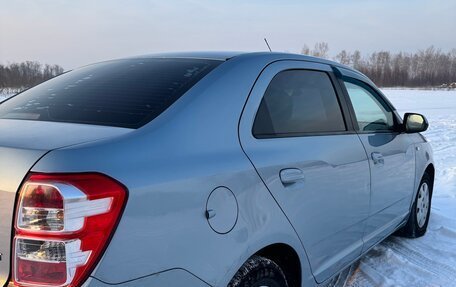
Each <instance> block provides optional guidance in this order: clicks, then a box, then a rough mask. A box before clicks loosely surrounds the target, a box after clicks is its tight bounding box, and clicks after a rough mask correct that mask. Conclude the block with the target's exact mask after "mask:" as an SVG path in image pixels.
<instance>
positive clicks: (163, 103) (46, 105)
mask: <svg viewBox="0 0 456 287" xmlns="http://www.w3.org/2000/svg"><path fill="white" fill-rule="evenodd" d="M220 63H221V61H214V60H202V59H170V58H168V59H154V58H149V59H127V60H116V61H108V62H104V63H99V64H94V65H89V66H86V67H83V68H80V69H76V70H74V71H71V72H68V73H66V74H63V75H61V76H58V77H56V78H54V79H51V80H49V81H47V82H45V83H43V84H41V85H38V86H36V87H34V88H32V89H30V90H27V91H25V92H23V93H21V94H19V95H17V96H16V97H14V98H11V99H10V100H7V101H6V102H4V103H2V104H1V105H0V118H2V119H24V120H36V121H51V122H71V123H83V124H95V125H107V126H118V127H127V128H139V127H141V126H143V125H144V124H146V123H148V122H149V121H151V120H153V119H154V118H156V117H157V116H158V115H160V114H161V113H162V112H163V111H165V110H166V109H167V108H168V107H169V106H171V105H172V104H173V103H174V102H175V101H176V100H177V99H179V98H180V97H181V96H182V95H183V94H184V93H185V92H186V91H188V90H189V89H190V88H191V87H192V86H193V85H195V84H196V83H197V82H198V81H199V80H201V79H202V78H203V77H204V76H205V75H207V74H208V73H209V72H210V71H211V70H213V69H214V68H215V67H216V66H218V65H219V64H220Z"/></svg>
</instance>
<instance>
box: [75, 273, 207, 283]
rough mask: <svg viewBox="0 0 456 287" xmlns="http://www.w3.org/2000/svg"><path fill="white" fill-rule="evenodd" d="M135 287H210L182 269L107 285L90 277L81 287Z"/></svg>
mask: <svg viewBox="0 0 456 287" xmlns="http://www.w3.org/2000/svg"><path fill="white" fill-rule="evenodd" d="M111 286H116V287H134V286H135V287H136V286H148V287H163V286H166V287H182V286H192V287H210V285H208V284H207V283H205V282H204V281H202V280H201V279H199V278H198V277H196V276H194V275H193V274H191V273H190V272H187V271H186V270H184V269H172V270H168V271H164V272H160V273H156V274H153V275H150V276H145V277H142V278H139V279H135V280H131V281H128V282H124V283H119V284H117V283H116V284H109V283H105V282H102V281H100V280H98V279H96V278H93V277H90V278H89V279H88V280H87V282H85V283H84V284H83V287H111Z"/></svg>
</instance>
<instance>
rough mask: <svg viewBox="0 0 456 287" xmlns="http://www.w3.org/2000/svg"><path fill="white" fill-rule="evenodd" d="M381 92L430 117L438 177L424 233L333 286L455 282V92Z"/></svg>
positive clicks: (395, 241)
mask: <svg viewBox="0 0 456 287" xmlns="http://www.w3.org/2000/svg"><path fill="white" fill-rule="evenodd" d="M384 93H385V94H386V95H387V96H388V98H389V99H390V100H391V102H393V104H394V105H395V106H396V108H397V109H398V111H399V112H400V114H401V115H403V114H404V113H405V112H418V113H422V114H424V115H425V116H426V117H427V118H428V120H429V122H430V128H429V130H428V131H426V132H425V133H424V135H425V136H426V137H427V138H428V139H429V141H430V142H431V144H432V147H433V149H434V159H435V163H436V180H435V188H434V197H433V206H432V214H431V218H430V221H429V227H428V233H427V234H426V235H425V236H424V237H422V238H419V239H404V238H398V237H395V236H391V237H390V238H388V239H387V240H386V241H385V242H384V243H382V244H380V245H379V246H377V247H375V248H374V249H373V250H372V251H370V252H369V253H368V254H367V255H366V256H365V257H364V258H363V259H361V261H360V262H359V263H358V264H356V265H355V266H353V267H352V269H351V270H350V275H349V276H348V278H347V277H346V276H341V277H345V278H341V280H340V281H338V282H334V285H333V286H345V287H374V286H383V287H387V286H398V287H399V286H403V287H405V286H407V287H408V286H413V287H425V286H426V287H431V286H432V287H436V286H441V287H451V286H456V91H426V90H393V89H385V90H384ZM4 98H6V95H1V94H0V101H1V100H2V99H4Z"/></svg>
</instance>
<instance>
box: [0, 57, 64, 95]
mask: <svg viewBox="0 0 456 287" xmlns="http://www.w3.org/2000/svg"><path fill="white" fill-rule="evenodd" d="M62 73H63V68H62V67H60V66H59V65H47V64H46V65H44V66H43V65H41V64H40V63H39V62H33V61H26V62H22V63H12V64H9V65H7V66H3V65H0V90H3V89H11V90H14V91H20V90H24V89H27V88H30V87H32V86H35V85H37V84H39V83H42V82H44V81H46V80H48V79H50V78H53V77H55V76H57V75H60V74H62Z"/></svg>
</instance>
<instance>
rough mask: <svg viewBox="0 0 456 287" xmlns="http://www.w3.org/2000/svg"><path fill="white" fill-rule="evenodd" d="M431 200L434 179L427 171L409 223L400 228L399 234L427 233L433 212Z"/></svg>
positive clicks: (414, 234) (418, 235)
mask: <svg viewBox="0 0 456 287" xmlns="http://www.w3.org/2000/svg"><path fill="white" fill-rule="evenodd" d="M431 202H432V180H431V177H430V176H429V175H428V174H427V173H425V174H424V176H423V178H422V179H421V183H420V186H419V188H418V192H417V194H416V198H415V201H414V203H413V206H412V210H411V211H410V215H409V219H408V221H407V224H406V225H405V226H404V227H403V228H402V229H401V230H399V235H402V236H405V237H409V238H417V237H421V236H423V235H424V234H425V233H426V230H427V226H428V223H429V216H430V214H431Z"/></svg>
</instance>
